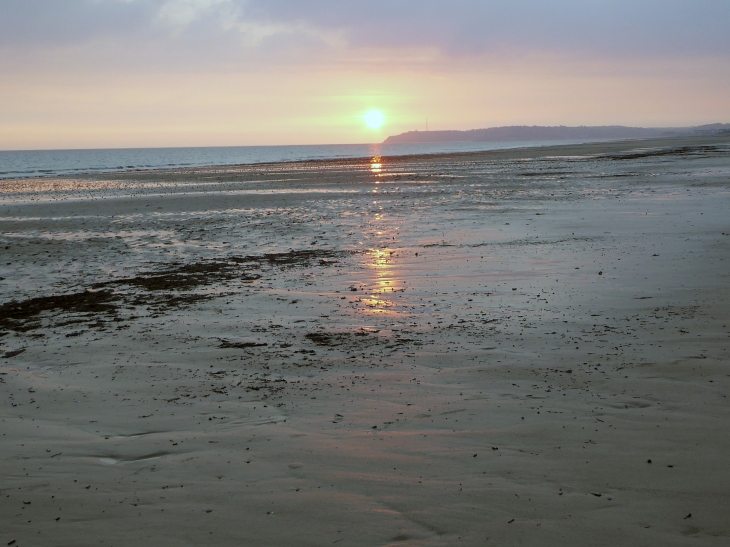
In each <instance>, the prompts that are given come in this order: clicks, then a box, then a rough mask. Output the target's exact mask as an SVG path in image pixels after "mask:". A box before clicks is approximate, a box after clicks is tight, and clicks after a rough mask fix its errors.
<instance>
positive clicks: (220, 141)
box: [0, 0, 730, 150]
mask: <svg viewBox="0 0 730 547" xmlns="http://www.w3.org/2000/svg"><path fill="white" fill-rule="evenodd" d="M0 74H1V75H2V78H0V149H4V150H8V149H36V148H106V147H143V146H209V145H264V144H315V143H361V142H375V141H381V140H383V139H384V138H385V137H386V136H388V135H391V134H397V133H401V132H403V131H407V130H412V129H425V124H426V119H428V124H429V128H430V129H473V128H480V127H490V126H498V125H513V124H515V125H522V124H525V125H533V124H535V125H561V124H562V125H581V124H583V125H604V124H622V125H641V126H680V125H697V124H703V123H712V122H730V1H728V0H509V1H508V0H479V1H477V0H451V1H445V0H388V1H385V0H369V1H367V2H366V1H355V0H327V1H325V0H0ZM373 110H375V111H378V112H380V113H382V115H383V116H384V119H383V120H382V122H383V123H382V125H380V127H379V128H378V127H377V126H378V125H379V124H378V123H375V124H373V123H371V122H372V121H373V119H374V118H373V117H372V116H373V113H372V112H371V111H373ZM368 112H370V115H369V116H370V117H369V118H368V117H367V116H366V113H368ZM366 122H367V123H366Z"/></svg>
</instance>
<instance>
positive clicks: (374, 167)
mask: <svg viewBox="0 0 730 547" xmlns="http://www.w3.org/2000/svg"><path fill="white" fill-rule="evenodd" d="M370 172H371V173H375V174H380V173H382V172H383V159H382V158H381V157H380V156H374V157H373V159H371V160H370Z"/></svg>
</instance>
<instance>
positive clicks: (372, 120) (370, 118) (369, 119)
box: [362, 110, 385, 129]
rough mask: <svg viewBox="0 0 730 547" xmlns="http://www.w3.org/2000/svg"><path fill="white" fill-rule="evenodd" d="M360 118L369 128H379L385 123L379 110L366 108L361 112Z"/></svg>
mask: <svg viewBox="0 0 730 547" xmlns="http://www.w3.org/2000/svg"><path fill="white" fill-rule="evenodd" d="M362 119H363V120H365V125H367V126H368V127H369V128H370V129H380V128H381V127H383V124H384V123H385V114H383V113H382V112H381V111H380V110H368V111H367V112H365V114H363V116H362Z"/></svg>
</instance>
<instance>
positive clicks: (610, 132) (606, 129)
mask: <svg viewBox="0 0 730 547" xmlns="http://www.w3.org/2000/svg"><path fill="white" fill-rule="evenodd" d="M728 129H730V124H721V123H715V124H710V125H700V126H697V127H671V128H668V127H665V128H651V127H650V128H646V127H624V126H622V125H604V126H594V127H587V126H580V127H566V126H563V125H561V126H554V127H544V126H538V125H533V126H527V125H512V126H507V127H490V128H488V129H471V130H469V131H408V132H407V133H401V134H400V135H394V136H391V137H388V138H387V139H385V141H384V142H385V143H386V144H398V143H424V142H494V141H545V140H564V139H565V140H573V139H591V140H594V139H645V138H652V137H671V136H676V135H695V134H696V135H708V134H715V133H719V132H720V131H723V130H728Z"/></svg>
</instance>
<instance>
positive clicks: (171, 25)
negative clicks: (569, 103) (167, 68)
mask: <svg viewBox="0 0 730 547" xmlns="http://www.w3.org/2000/svg"><path fill="white" fill-rule="evenodd" d="M729 21H730V2H728V1H727V0H509V1H507V0H491V1H488V0H459V1H455V0H451V1H446V0H369V1H368V2H364V1H362V0H64V1H62V2H60V1H58V0H0V44H2V45H5V46H11V47H19V48H23V47H26V48H38V47H41V48H42V47H46V46H49V45H57V44H83V43H86V42H89V41H91V40H93V39H95V38H98V37H104V38H105V39H113V38H114V37H115V36H118V37H120V38H122V39H123V38H129V37H132V36H133V37H135V38H136V39H137V40H141V41H145V40H157V41H159V40H161V39H163V40H164V39H175V38H176V37H179V36H180V35H181V34H182V33H185V32H186V31H188V32H192V31H193V30H194V31H195V32H196V33H198V37H197V38H198V41H197V42H196V43H197V45H198V47H199V45H200V44H201V43H206V44H208V47H209V49H210V51H211V53H212V52H215V51H216V50H217V47H218V45H219V44H220V43H226V44H227V45H230V44H231V40H232V37H231V34H232V33H233V34H234V35H240V37H241V38H242V39H241V41H240V45H241V46H246V45H247V46H252V45H259V44H261V42H263V41H265V40H267V39H270V38H272V37H277V36H286V37H288V38H287V39H288V40H290V41H292V40H291V39H292V37H296V36H299V37H301V38H302V39H304V40H312V39H314V40H319V41H321V42H322V43H324V44H328V45H336V46H338V47H349V48H353V49H357V48H422V47H427V48H433V49H436V50H438V51H440V52H441V53H444V54H447V55H469V54H481V53H494V52H504V51H514V52H532V51H540V52H561V51H571V52H582V53H588V54H601V55H618V56H631V55H651V56H662V57H667V56H669V57H671V56H676V55H682V56H686V55H702V56H721V55H727V54H730V32H729V30H730V29H729V28H728V26H729V23H728V22H729ZM201 33H202V34H203V35H204V36H202V35H201ZM203 38H204V39H203ZM292 42H293V43H297V47H300V44H299V43H298V42H296V40H293V41H292ZM203 53H204V52H203Z"/></svg>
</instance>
